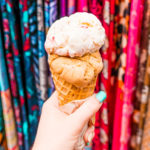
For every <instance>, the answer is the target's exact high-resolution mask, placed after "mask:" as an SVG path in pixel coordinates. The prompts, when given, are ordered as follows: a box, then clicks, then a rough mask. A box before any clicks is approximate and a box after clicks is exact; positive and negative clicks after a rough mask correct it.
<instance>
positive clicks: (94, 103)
mask: <svg viewBox="0 0 150 150" xmlns="http://www.w3.org/2000/svg"><path fill="white" fill-rule="evenodd" d="M105 99H106V93H105V92H103V91H100V92H99V93H98V94H94V95H93V96H91V97H89V98H87V99H86V100H85V102H84V103H83V104H82V105H81V106H80V107H79V108H78V109H77V110H76V111H75V112H74V113H73V114H71V115H70V117H71V119H72V120H74V121H76V122H78V123H80V124H81V126H82V127H83V126H84V124H85V123H86V122H88V121H89V120H90V118H91V117H92V116H93V115H94V114H95V113H96V112H97V111H98V110H99V109H100V107H101V105H102V102H103V101H104V100H105Z"/></svg>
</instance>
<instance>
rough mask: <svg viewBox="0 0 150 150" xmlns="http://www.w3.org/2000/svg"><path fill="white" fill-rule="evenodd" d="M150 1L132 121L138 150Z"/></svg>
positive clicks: (144, 22)
mask: <svg viewBox="0 0 150 150" xmlns="http://www.w3.org/2000/svg"><path fill="white" fill-rule="evenodd" d="M149 4H150V1H149V0H148V1H145V11H144V18H143V28H142V33H141V36H142V37H141V39H142V40H141V46H140V48H141V53H140V59H139V69H138V70H139V71H138V80H137V88H136V95H135V96H136V97H135V99H134V101H133V102H134V111H133V119H132V131H131V142H130V145H131V147H130V148H132V149H136V147H137V145H139V140H138V127H139V120H140V119H139V117H140V104H141V90H142V87H143V84H144V75H145V69H146V62H147V54H148V46H147V45H148V32H149V31H148V30H149V23H150V5H149Z"/></svg>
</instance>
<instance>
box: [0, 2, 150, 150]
mask: <svg viewBox="0 0 150 150" xmlns="http://www.w3.org/2000/svg"><path fill="white" fill-rule="evenodd" d="M149 1H150V0H146V1H144V0H132V1H131V0H77V1H75V0H44V1H43V0H37V1H36V0H19V1H18V0H1V2H0V31H1V33H0V36H1V37H0V91H1V92H0V150H1V149H2V150H4V149H5V150H7V149H10V150H13V149H19V150H29V149H31V147H32V144H33V142H34V138H35V134H36V130H37V126H38V121H39V118H40V114H41V107H42V105H43V102H44V101H45V100H47V98H48V97H49V96H50V95H51V93H52V92H53V91H54V84H53V80H52V77H51V73H50V71H49V67H48V63H47V54H46V52H45V50H44V42H45V36H46V34H47V31H48V29H49V27H50V26H51V25H52V23H53V22H54V21H55V20H56V19H58V18H60V17H63V16H66V15H70V14H72V13H74V12H76V11H79V12H91V13H93V14H94V15H95V16H97V18H98V19H99V20H100V21H101V22H102V24H103V26H104V28H105V31H106V40H105V44H104V46H103V47H102V48H101V50H100V52H101V54H102V57H103V62H104V69H103V71H102V73H101V74H100V75H99V77H98V79H97V84H96V89H95V92H98V91H99V90H104V91H106V93H107V100H106V101H105V102H104V104H103V106H102V107H101V109H100V110H99V111H98V113H96V123H95V137H94V139H93V145H92V143H91V144H90V145H88V146H87V147H86V148H85V149H93V150H99V149H101V150H109V149H113V150H125V149H126V150H127V149H131V150H135V149H137V150H140V149H146V148H147V149H148V146H149V145H148V144H149V143H147V141H148V139H149V135H148V124H149V120H148V118H149V109H150V108H149V99H148V96H149V88H150V85H149V82H150V81H149V80H150V75H149V72H150V71H149V70H150V69H149V63H150V58H149V52H148V40H149V38H148V32H149V31H148V30H149V27H150V12H149V10H150V9H149V6H150V5H149V4H150V2H149ZM144 2H145V6H144ZM130 7H131V9H130ZM130 10H131V11H130ZM143 10H144V11H143ZM143 15H144V19H142V18H143ZM129 20H130V22H129ZM141 29H142V31H141ZM140 42H141V43H140ZM140 44H141V45H140ZM138 61H139V65H138ZM137 71H138V72H137ZM136 83H137V84H136ZM136 85H137V86H136ZM147 103H148V107H147ZM8 110H9V111H8ZM6 112H8V113H6ZM132 113H133V117H132V116H131V115H132ZM145 117H146V120H145ZM130 121H132V125H131V122H130ZM8 123H10V124H12V125H11V126H10V125H9V124H8ZM12 129H13V130H12ZM143 129H144V130H143ZM130 135H131V138H130ZM129 140H130V141H129ZM129 142H130V143H129ZM92 146H93V147H92ZM62 149H63V148H62Z"/></svg>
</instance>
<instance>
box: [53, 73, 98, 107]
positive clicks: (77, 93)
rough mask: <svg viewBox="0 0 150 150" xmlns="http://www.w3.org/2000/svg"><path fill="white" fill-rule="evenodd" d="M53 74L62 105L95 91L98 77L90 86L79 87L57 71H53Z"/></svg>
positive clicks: (85, 96)
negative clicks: (63, 77)
mask: <svg viewBox="0 0 150 150" xmlns="http://www.w3.org/2000/svg"><path fill="white" fill-rule="evenodd" d="M52 76H53V80H54V84H55V88H56V90H57V92H58V99H59V104H60V105H64V104H66V103H68V102H71V101H73V100H80V99H84V98H87V97H89V96H91V95H92V94H93V93H94V89H95V84H96V77H95V79H94V80H93V81H92V82H91V83H90V84H89V85H88V86H86V87H82V88H79V87H76V86H75V85H73V84H70V83H68V82H66V81H65V80H64V79H62V78H61V77H59V75H58V74H56V73H52Z"/></svg>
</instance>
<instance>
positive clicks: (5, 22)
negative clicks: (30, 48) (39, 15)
mask: <svg viewBox="0 0 150 150" xmlns="http://www.w3.org/2000/svg"><path fill="white" fill-rule="evenodd" d="M1 10H2V23H3V32H4V43H5V44H4V47H5V54H6V62H7V67H8V73H9V74H8V75H9V79H10V89H11V91H12V101H13V107H14V115H15V118H16V128H17V136H18V144H19V148H20V150H22V149H23V133H22V121H21V114H20V106H19V99H18V98H19V97H18V90H17V84H16V78H15V74H14V72H15V71H14V62H13V57H12V51H11V45H10V31H9V25H8V22H9V21H8V15H7V11H6V1H3V3H2V5H1Z"/></svg>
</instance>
